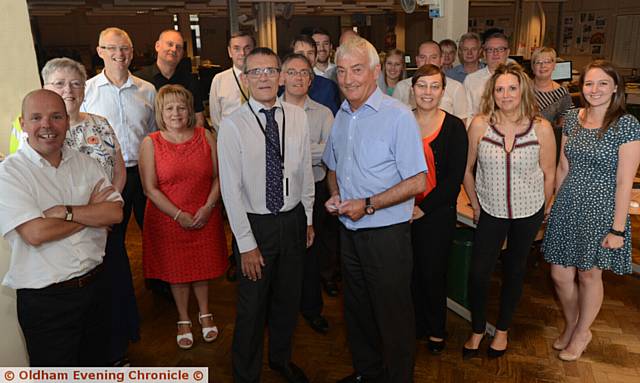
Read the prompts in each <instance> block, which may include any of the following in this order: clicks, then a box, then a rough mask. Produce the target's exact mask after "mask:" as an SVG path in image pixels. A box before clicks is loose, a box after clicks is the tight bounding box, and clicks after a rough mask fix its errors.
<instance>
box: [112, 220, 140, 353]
mask: <svg viewBox="0 0 640 383" xmlns="http://www.w3.org/2000/svg"><path fill="white" fill-rule="evenodd" d="M121 234H122V233H121V232H120V231H118V232H116V231H112V232H111V233H109V236H108V237H107V247H106V250H105V255H104V266H105V268H104V272H105V277H106V280H107V281H106V282H107V286H108V288H109V292H110V297H111V299H110V305H109V312H110V314H111V316H110V318H111V327H110V329H111V330H110V347H109V361H110V362H116V361H119V360H121V359H122V358H124V357H125V356H126V354H127V349H128V348H129V341H133V342H136V341H138V340H139V339H140V316H139V314H138V304H137V301H136V295H135V291H134V289H133V279H132V276H131V266H130V264H129V257H128V255H127V249H126V248H125V247H124V238H120V236H121Z"/></svg>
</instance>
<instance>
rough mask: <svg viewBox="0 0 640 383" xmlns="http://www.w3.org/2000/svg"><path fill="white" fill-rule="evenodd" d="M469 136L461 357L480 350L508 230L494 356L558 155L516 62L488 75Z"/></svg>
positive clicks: (502, 347)
mask: <svg viewBox="0 0 640 383" xmlns="http://www.w3.org/2000/svg"><path fill="white" fill-rule="evenodd" d="M468 136H469V152H468V155H467V165H466V170H465V175H464V182H463V183H464V188H465V191H466V192H467V195H468V196H469V201H470V202H471V206H472V208H473V220H474V221H475V222H476V223H477V229H476V233H475V239H474V245H473V253H472V256H471V270H470V275H469V298H470V304H471V322H472V330H473V333H472V334H471V336H470V337H469V339H468V340H467V341H466V343H465V345H464V347H463V350H462V354H463V357H465V358H469V357H474V356H477V355H478V354H479V347H480V342H481V341H482V338H483V335H484V332H485V327H486V318H485V315H486V304H487V296H488V290H489V280H490V277H491V274H492V273H493V269H494V267H495V263H496V260H497V259H498V256H499V255H500V249H501V248H502V244H503V242H504V240H505V237H506V238H507V250H506V252H504V253H503V256H502V286H501V293H500V311H499V315H498V321H497V323H496V334H495V337H494V338H493V340H492V342H491V345H490V346H489V348H488V350H487V354H488V355H489V357H499V356H502V355H503V354H504V353H505V351H506V350H507V331H508V330H509V327H510V325H511V321H512V318H513V314H514V311H515V308H516V306H517V304H518V301H519V300H520V296H521V294H522V284H523V280H524V274H525V270H526V261H527V256H528V255H529V250H530V247H531V244H532V243H533V240H534V239H535V237H536V234H537V232H538V229H539V228H540V224H541V223H542V219H543V216H544V212H545V205H546V206H549V202H550V200H551V197H552V195H553V185H554V184H553V179H554V173H555V163H556V161H555V152H556V148H555V139H554V137H553V130H552V129H551V125H549V122H548V121H547V120H545V119H543V118H540V117H539V116H538V113H537V108H536V106H535V101H534V96H533V89H532V85H531V81H530V80H529V78H528V77H527V75H526V74H525V73H524V71H523V70H522V68H521V67H520V66H519V65H518V64H515V63H510V64H506V65H500V66H499V67H498V68H497V69H496V71H495V73H494V74H493V76H491V78H490V79H489V81H488V82H487V87H486V89H485V92H484V95H483V97H482V104H481V113H480V114H479V115H478V116H476V117H475V118H474V119H473V121H472V122H471V125H470V127H469V131H468ZM474 167H476V168H477V170H476V174H475V177H474V174H473V169H474Z"/></svg>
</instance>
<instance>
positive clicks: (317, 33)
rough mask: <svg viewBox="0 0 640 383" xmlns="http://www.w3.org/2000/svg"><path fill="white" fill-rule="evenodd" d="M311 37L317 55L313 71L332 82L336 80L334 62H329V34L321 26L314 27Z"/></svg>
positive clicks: (330, 47) (331, 46)
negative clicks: (316, 49)
mask: <svg viewBox="0 0 640 383" xmlns="http://www.w3.org/2000/svg"><path fill="white" fill-rule="evenodd" d="M311 38H312V39H313V41H315V42H316V47H317V48H318V55H317V60H316V64H315V66H314V67H313V71H314V73H315V74H316V75H318V76H322V77H324V78H327V79H329V80H332V81H333V82H335V81H336V64H334V63H332V62H331V51H332V50H333V45H332V44H331V36H329V32H327V31H326V30H324V29H322V28H316V29H314V30H313V32H311Z"/></svg>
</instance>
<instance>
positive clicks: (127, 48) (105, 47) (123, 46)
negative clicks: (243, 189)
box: [100, 45, 131, 53]
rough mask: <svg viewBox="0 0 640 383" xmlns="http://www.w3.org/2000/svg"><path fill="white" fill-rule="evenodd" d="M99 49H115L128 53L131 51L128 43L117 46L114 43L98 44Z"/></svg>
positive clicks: (112, 50)
mask: <svg viewBox="0 0 640 383" xmlns="http://www.w3.org/2000/svg"><path fill="white" fill-rule="evenodd" d="M100 49H104V50H106V51H107V52H109V53H114V52H115V51H120V52H122V53H129V52H130V51H131V47H130V46H129V45H121V46H119V47H118V46H115V45H106V46H105V45H100Z"/></svg>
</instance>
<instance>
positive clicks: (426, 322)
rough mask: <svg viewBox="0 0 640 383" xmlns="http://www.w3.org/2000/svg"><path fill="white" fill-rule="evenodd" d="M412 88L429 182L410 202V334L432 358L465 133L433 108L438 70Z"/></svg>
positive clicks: (439, 330)
mask: <svg viewBox="0 0 640 383" xmlns="http://www.w3.org/2000/svg"><path fill="white" fill-rule="evenodd" d="M412 86H413V93H414V95H415V98H416V100H415V101H416V109H415V110H414V114H415V117H416V120H417V121H418V125H419V126H420V133H421V137H422V142H423V147H424V148H425V158H426V160H427V167H428V172H430V177H428V178H429V179H430V180H431V181H427V182H428V183H429V182H431V187H430V186H429V185H428V186H427V190H430V192H425V194H426V195H424V194H423V195H418V196H417V197H416V205H415V207H414V211H413V224H412V242H413V254H414V278H413V300H414V305H415V315H416V334H417V336H418V337H424V336H429V338H428V344H427V345H428V348H429V350H430V351H431V352H432V353H434V354H437V353H440V352H441V351H442V350H443V349H444V346H445V342H444V337H445V321H446V314H447V295H446V286H447V263H448V262H447V259H448V256H449V252H450V249H451V242H452V240H453V233H454V229H455V226H456V201H457V198H458V193H459V192H460V184H461V183H462V178H463V176H464V170H465V164H466V161H467V132H466V130H465V127H464V123H463V122H462V120H460V119H459V118H458V117H455V116H453V115H451V114H449V113H446V112H444V111H443V110H441V109H439V108H438V104H439V103H440V99H441V98H442V95H443V94H444V88H445V86H446V77H445V75H444V72H442V71H441V70H440V68H438V67H437V66H435V65H430V64H429V65H424V66H422V67H420V68H419V69H418V70H417V71H416V73H415V74H414V75H413V78H412ZM434 173H435V180H434V179H433V178H434V177H433V175H434ZM434 181H435V187H433V184H434ZM427 193H428V194H427Z"/></svg>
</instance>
